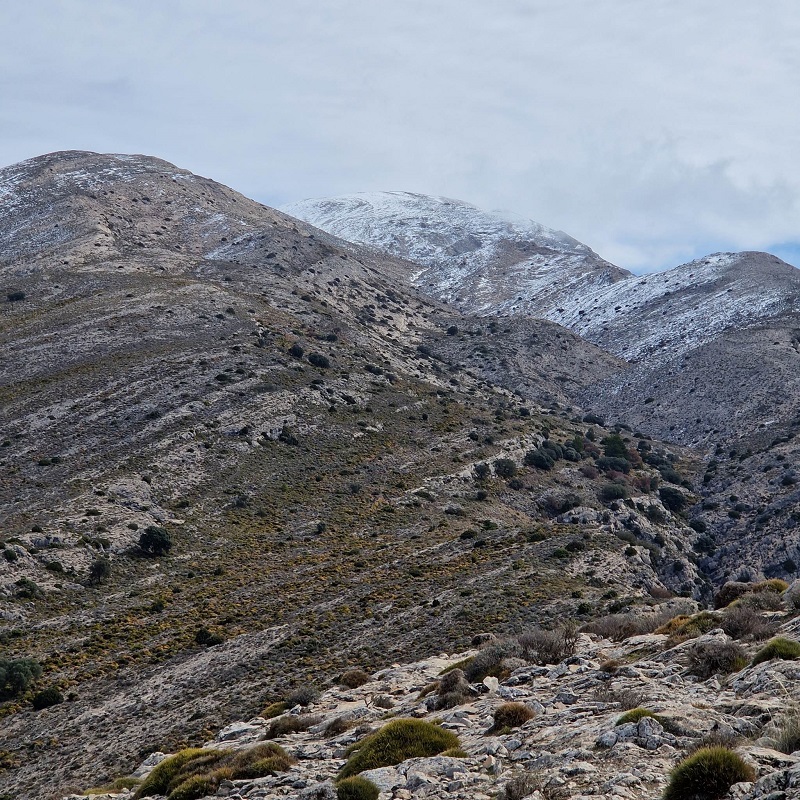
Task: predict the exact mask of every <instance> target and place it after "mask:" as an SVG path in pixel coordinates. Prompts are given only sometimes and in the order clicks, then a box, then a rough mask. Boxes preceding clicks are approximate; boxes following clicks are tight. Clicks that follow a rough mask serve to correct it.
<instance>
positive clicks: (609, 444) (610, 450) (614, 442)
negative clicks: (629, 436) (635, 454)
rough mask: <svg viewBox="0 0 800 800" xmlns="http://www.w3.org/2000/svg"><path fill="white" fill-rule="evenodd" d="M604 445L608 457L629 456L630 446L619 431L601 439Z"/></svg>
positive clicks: (604, 453)
mask: <svg viewBox="0 0 800 800" xmlns="http://www.w3.org/2000/svg"><path fill="white" fill-rule="evenodd" d="M600 444H602V445H603V455H605V456H607V457H608V458H624V459H627V458H628V448H627V447H626V446H625V442H624V441H623V440H622V437H621V436H620V435H619V434H618V433H612V434H611V435H610V436H606V437H605V438H604V439H602V440H601V441H600Z"/></svg>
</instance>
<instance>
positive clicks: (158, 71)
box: [0, 0, 800, 269]
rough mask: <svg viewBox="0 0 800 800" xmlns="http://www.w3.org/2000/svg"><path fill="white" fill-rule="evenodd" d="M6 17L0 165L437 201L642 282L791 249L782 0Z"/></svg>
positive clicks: (87, 3)
mask: <svg viewBox="0 0 800 800" xmlns="http://www.w3.org/2000/svg"><path fill="white" fill-rule="evenodd" d="M4 22H5V23H6V24H4V26H3V27H2V29H0V75H2V76H3V79H2V81H0V108H2V114H3V118H2V127H0V161H2V162H3V163H11V162H13V161H16V160H19V159H21V158H25V157H29V156H32V155H36V154H37V153H38V152H42V151H45V150H56V149H65V148H68V147H78V148H82V149H96V150H102V151H135V152H149V153H152V154H154V155H158V156H160V157H163V158H167V159H169V160H172V161H175V162H177V163H178V164H180V165H181V166H184V167H187V168H189V169H193V170H195V171H197V172H200V173H202V174H205V175H209V176H211V177H214V178H217V179H218V180H221V181H223V182H225V183H229V184H231V185H233V186H235V187H236V188H238V189H240V190H241V191H244V192H245V193H247V194H250V195H252V196H255V197H257V198H258V199H260V200H262V201H264V202H270V203H274V204H278V203H281V202H289V201H292V200H297V199H301V198H303V197H308V196H324V195H331V194H337V193H341V192H346V191H358V190H371V189H409V190H414V191H421V192H430V193H435V194H444V195H449V196H453V197H460V198H462V199H465V200H468V201H470V202H474V203H476V204H478V205H482V206H486V207H489V208H508V209H512V210H514V211H516V212H518V213H521V214H524V215H528V216H531V217H533V218H534V219H537V220H538V221H541V222H542V223H544V224H547V225H550V226H553V227H556V228H560V229H563V230H565V231H567V232H569V233H570V234H572V235H574V236H576V237H578V238H581V239H582V240H584V241H586V242H587V243H588V244H590V245H591V246H592V247H594V248H595V249H596V250H597V251H598V252H600V253H601V254H602V255H604V256H606V257H608V258H610V259H611V260H616V261H617V262H619V263H621V264H622V265H623V266H627V267H633V268H636V269H653V268H660V267H663V266H668V265H669V264H671V263H674V260H675V259H678V260H680V259H683V258H686V257H691V256H693V255H699V254H702V252H703V248H705V247H713V248H714V249H721V248H756V247H767V246H769V245H770V243H771V242H782V243H784V244H786V243H789V245H791V243H792V242H796V241H798V239H800V231H798V225H797V219H798V214H797V212H798V210H799V209H798V198H799V197H800V160H798V159H797V157H796V154H797V151H798V144H800V142H799V141H798V135H799V133H800V111H798V109H797V108H796V103H795V102H794V93H795V92H796V87H797V86H798V85H800V80H799V79H800V15H798V14H797V10H796V4H795V3H794V0H769V2H767V3H766V4H760V5H759V6H758V7H756V6H755V5H754V4H752V3H750V2H745V0H725V1H724V2H723V1H722V0H705V2H703V3H697V2H694V0H672V1H671V2H654V3H641V2H639V1H638V0H562V1H559V2H556V1H555V0H530V1H529V2H522V1H521V0H497V2H495V3H492V4H487V3H484V2H479V0H441V2H438V3H429V2H423V0H394V2H392V3H374V2H367V1H366V0H295V2H293V3H291V4H287V3H283V2H278V1H277V0H230V1H229V2H227V3H225V4H224V5H223V4H220V3H218V2H215V0H194V1H193V2H183V1H182V2H174V3H162V2H156V0H142V2H137V3H136V4H132V3H127V2H123V0H107V1H106V2H104V3H102V4H100V3H97V2H95V0H62V2H60V3H58V4H53V3H51V2H49V1H48V0H30V2H28V3H26V4H25V5H24V6H23V5H22V4H18V5H15V6H14V7H13V12H12V13H10V14H8V19H7V20H4ZM787 252H788V251H787Z"/></svg>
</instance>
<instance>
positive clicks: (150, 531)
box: [139, 525, 172, 556]
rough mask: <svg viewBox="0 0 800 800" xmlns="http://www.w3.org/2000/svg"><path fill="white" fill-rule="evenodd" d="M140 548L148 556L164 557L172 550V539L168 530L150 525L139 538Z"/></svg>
mask: <svg viewBox="0 0 800 800" xmlns="http://www.w3.org/2000/svg"><path fill="white" fill-rule="evenodd" d="M139 547H141V548H142V550H144V552H145V553H147V554H148V555H151V556H163V555H166V554H167V553H168V552H169V551H170V550H171V549H172V539H171V537H170V535H169V533H168V532H167V531H166V529H164V528H160V527H159V526H158V525H148V526H147V527H146V528H145V529H144V531H142V534H141V536H139Z"/></svg>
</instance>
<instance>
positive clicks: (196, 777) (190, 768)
mask: <svg viewBox="0 0 800 800" xmlns="http://www.w3.org/2000/svg"><path fill="white" fill-rule="evenodd" d="M293 763H294V759H293V758H292V757H291V756H289V754H288V753H287V752H286V751H285V750H284V749H283V748H282V747H279V746H278V745H277V744H274V743H273V742H269V743H267V744H259V745H256V746H255V747H251V748H249V749H247V750H238V751H227V750H212V749H198V748H189V749H187V750H181V751H180V752H179V753H176V754H175V755H174V756H170V758H167V759H165V760H164V761H162V762H161V763H160V764H159V765H158V766H157V767H156V768H155V769H154V770H153V771H152V772H151V773H150V775H148V777H147V778H146V779H145V780H144V782H143V783H142V785H141V786H140V787H139V788H138V789H137V791H136V794H135V795H134V798H135V800H139V798H142V797H153V796H154V795H166V797H167V800H197V798H200V797H205V796H206V795H208V794H214V793H215V792H216V790H217V788H218V787H219V784H220V782H221V781H223V780H243V779H252V778H262V777H264V776H266V775H275V774H277V773H279V772H286V770H288V769H289V767H290V766H291V765H292V764H293Z"/></svg>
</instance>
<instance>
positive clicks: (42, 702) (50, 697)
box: [31, 686, 64, 711]
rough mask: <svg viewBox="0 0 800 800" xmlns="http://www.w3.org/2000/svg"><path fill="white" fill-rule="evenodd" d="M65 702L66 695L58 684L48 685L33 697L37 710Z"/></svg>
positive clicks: (32, 700)
mask: <svg viewBox="0 0 800 800" xmlns="http://www.w3.org/2000/svg"><path fill="white" fill-rule="evenodd" d="M63 702H64V695H63V694H61V692H60V691H59V690H58V687H57V686H48V687H47V688H46V689H42V691H41V692H37V693H36V694H35V695H34V696H33V697H32V698H31V703H32V704H33V707H34V708H35V709H36V710H37V711H41V710H42V709H43V708H50V706H57V705H58V704H59V703H63Z"/></svg>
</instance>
